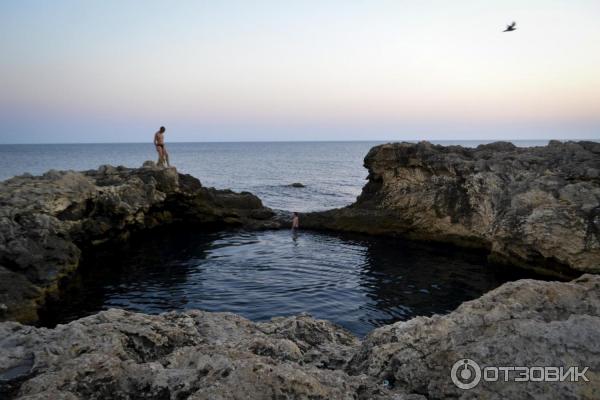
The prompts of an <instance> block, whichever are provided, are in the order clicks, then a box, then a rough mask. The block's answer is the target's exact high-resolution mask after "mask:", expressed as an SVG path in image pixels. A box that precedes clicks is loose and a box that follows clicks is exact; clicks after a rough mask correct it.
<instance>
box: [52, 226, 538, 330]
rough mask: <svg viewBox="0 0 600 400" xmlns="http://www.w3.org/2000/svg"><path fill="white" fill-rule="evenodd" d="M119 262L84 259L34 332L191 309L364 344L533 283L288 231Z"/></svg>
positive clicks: (387, 241)
mask: <svg viewBox="0 0 600 400" xmlns="http://www.w3.org/2000/svg"><path fill="white" fill-rule="evenodd" d="M119 254H120V255H115V254H114V252H113V255H111V256H102V255H99V254H95V255H94V256H93V257H92V256H87V258H86V259H84V264H83V267H82V268H81V270H80V272H79V273H78V275H77V277H76V278H75V279H73V281H72V282H71V283H70V284H69V286H68V287H66V288H64V291H63V294H62V296H61V298H60V300H58V301H54V302H51V303H50V304H49V305H48V306H47V307H46V309H45V310H43V311H42V312H41V313H40V315H41V320H40V324H41V325H44V326H53V325H55V324H57V323H65V322H68V321H71V320H74V319H77V318H80V317H82V316H85V315H89V314H92V313H96V312H98V311H100V310H104V309H108V308H112V307H117V308H124V309H128V310H132V311H139V312H144V313H151V314H156V313H161V312H165V311H172V310H184V309H193V308H198V309H202V310H207V311H229V312H233V313H237V314H240V315H243V316H245V317H247V318H249V319H251V320H266V319H269V318H271V317H274V316H287V315H295V314H299V313H302V312H307V313H309V314H311V315H312V316H314V317H316V318H323V319H328V320H330V321H332V322H334V323H337V324H339V325H341V326H343V327H345V328H347V329H349V330H350V331H352V332H353V333H355V334H357V335H360V336H363V335H365V334H366V333H368V332H369V331H370V330H372V329H373V328H375V327H378V326H381V325H384V324H389V323H392V322H395V321H398V320H406V319H409V318H412V317H414V316H418V315H432V314H434V313H440V314H444V313H447V312H449V311H451V310H453V309H455V308H456V307H457V306H458V305H460V304H461V303H462V302H463V301H465V300H470V299H474V298H477V297H479V296H480V295H481V294H483V293H485V292H487V291H489V290H491V289H494V288H496V287H497V286H499V285H501V284H502V283H504V282H507V281H511V280H516V279H520V278H538V279H539V278H540V277H539V276H538V275H535V274H533V273H532V272H528V271H523V270H519V269H515V268H508V267H500V266H495V265H490V264H488V263H487V262H486V257H485V255H483V254H480V253H473V252H468V251H465V250H456V249H454V248H448V247H445V246H440V245H436V246H433V245H424V244H416V243H411V242H406V241H402V240H400V239H394V238H382V237H376V238H375V237H371V238H369V237H366V236H357V235H338V234H336V235H331V234H323V233H315V232H300V234H298V235H296V236H294V235H292V234H291V232H290V231H287V230H280V231H260V232H242V231H229V232H219V233H210V234H206V233H191V232H176V233H175V232H173V231H168V232H161V231H157V232H154V233H153V234H148V235H144V236H143V237H138V238H136V239H135V240H133V241H132V242H131V243H130V244H129V245H128V246H127V248H126V249H123V251H122V252H120V253H119Z"/></svg>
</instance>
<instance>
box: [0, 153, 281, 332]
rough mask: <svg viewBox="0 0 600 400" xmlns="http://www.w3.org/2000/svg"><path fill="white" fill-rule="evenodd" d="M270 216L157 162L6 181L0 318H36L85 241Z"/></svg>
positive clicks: (248, 199)
mask: <svg viewBox="0 0 600 400" xmlns="http://www.w3.org/2000/svg"><path fill="white" fill-rule="evenodd" d="M272 215H273V214H272V212H271V210H269V209H268V208H265V207H263V206H262V203H261V201H260V199H258V198H257V197H256V196H254V195H252V194H250V193H234V192H231V191H228V190H215V189H212V188H205V187H203V186H202V185H201V184H200V181H199V180H197V179H196V178H193V177H191V176H189V175H182V174H178V173H177V171H176V170H175V169H174V168H166V169H165V168H156V167H155V166H154V164H153V163H152V162H147V163H145V165H144V167H142V168H139V169H129V168H124V167H118V168H115V167H111V166H102V167H100V168H99V169H98V170H92V171H86V172H73V171H67V172H64V171H63V172H58V171H49V172H47V173H46V174H44V175H42V176H38V177H33V176H29V175H24V176H19V177H15V178H12V179H9V180H6V181H4V182H0V320H2V319H17V320H20V321H34V320H36V319H37V309H38V307H39V306H40V304H42V303H43V301H44V298H46V296H47V295H48V294H51V293H52V292H55V291H56V290H57V285H58V283H59V281H60V279H61V278H63V277H65V276H68V275H69V274H70V273H72V272H73V271H74V270H75V269H76V268H77V267H78V265H79V261H80V257H81V253H82V249H85V248H87V247H93V246H96V245H99V244H102V243H105V242H107V241H121V240H126V239H127V238H128V237H129V235H130V234H131V233H134V232H136V231H140V230H145V229H150V228H154V227H158V226H163V225H168V224H173V223H185V224H190V225H195V226H201V227H206V228H221V227H226V226H247V227H252V228H267V227H272V225H273V223H272V222H271V221H270V220H269V218H270V217H271V216H272Z"/></svg>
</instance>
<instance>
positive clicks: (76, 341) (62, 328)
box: [0, 309, 366, 400]
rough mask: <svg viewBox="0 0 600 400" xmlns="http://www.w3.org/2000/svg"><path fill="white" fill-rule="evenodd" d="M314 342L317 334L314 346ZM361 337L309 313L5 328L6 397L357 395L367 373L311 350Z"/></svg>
mask: <svg viewBox="0 0 600 400" xmlns="http://www.w3.org/2000/svg"><path fill="white" fill-rule="evenodd" d="M311 338H313V339H314V338H318V340H316V342H318V343H316V342H315V341H314V340H311ZM357 344H358V341H357V340H356V339H355V338H353V337H352V336H351V335H350V334H349V333H347V332H345V331H343V330H342V328H338V327H335V326H334V325H332V324H330V323H327V322H325V321H316V320H313V319H312V318H308V317H305V316H300V317H290V318H283V319H281V318H280V319H278V320H277V321H271V322H266V323H261V324H254V323H252V322H250V321H248V320H246V319H244V318H242V317H239V316H236V315H233V314H228V313H207V312H201V311H189V312H186V313H181V314H178V313H167V314H163V315H161V316H147V315H143V314H135V313H130V312H126V311H122V310H116V309H112V310H109V311H105V312H101V313H99V314H96V315H94V316H91V317H87V318H82V319H80V320H78V321H74V322H71V323H69V324H68V325H59V326H57V327H56V328H55V329H52V330H49V329H43V328H42V329H38V328H33V327H28V326H23V325H20V324H18V323H14V322H6V323H3V324H0V349H1V350H0V365H1V366H2V367H0V368H2V371H1V372H0V385H2V383H3V384H4V385H3V386H0V394H4V395H5V396H7V397H16V398H53V399H58V398H73V399H106V398H112V399H127V398H147V399H159V398H160V399H182V398H190V399H211V400H214V399H266V398H290V399H291V398H294V399H354V398H356V396H355V394H356V392H357V390H358V389H359V387H363V388H364V387H366V386H365V385H363V384H362V381H363V380H364V379H365V378H364V377H351V376H349V375H348V374H346V373H345V372H343V370H342V369H341V368H338V369H328V368H326V367H325V366H324V365H322V364H321V361H322V359H320V358H318V360H317V361H313V360H312V356H311V355H310V354H311V352H315V351H327V349H328V348H329V346H333V347H332V348H331V351H334V352H342V353H343V352H346V353H349V351H348V349H349V348H350V347H352V346H356V345H357Z"/></svg>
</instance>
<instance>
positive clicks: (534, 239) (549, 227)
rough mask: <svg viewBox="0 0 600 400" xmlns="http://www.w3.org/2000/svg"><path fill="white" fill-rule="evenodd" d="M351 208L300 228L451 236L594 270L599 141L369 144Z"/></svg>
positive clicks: (539, 261)
mask: <svg viewBox="0 0 600 400" xmlns="http://www.w3.org/2000/svg"><path fill="white" fill-rule="evenodd" d="M365 167H366V168H367V169H368V170H369V177H368V179H369V182H368V183H367V184H366V185H365V187H364V188H363V191H362V194H361V195H360V197H359V198H358V199H357V201H356V203H354V204H353V205H351V206H349V207H346V208H342V209H337V210H332V211H326V212H319V213H312V214H307V215H303V216H302V225H303V226H304V227H307V228H320V229H333V230H343V231H355V232H364V233H370V234H397V235H402V236H404V237H407V238H409V239H418V240H427V241H442V242H451V243H454V244H458V245H461V246H469V247H481V248H485V249H489V251H490V255H491V258H493V259H494V260H495V261H499V262H504V263H510V264H517V265H521V266H524V267H529V268H533V269H537V270H539V271H542V272H551V273H556V274H563V272H565V268H567V269H573V270H576V271H581V272H594V273H598V272H600V143H595V142H577V143H576V142H567V143H561V142H557V141H552V142H550V144H549V145H548V146H544V147H530V148H518V147H515V146H514V145H512V144H511V143H506V142H497V143H493V144H489V145H480V146H478V147H477V148H474V149H470V148H463V147H461V146H447V147H446V146H436V145H433V144H431V143H428V142H420V143H418V144H412V143H394V144H385V145H381V146H376V147H374V148H373V149H371V151H370V152H369V153H368V155H367V156H366V157H365Z"/></svg>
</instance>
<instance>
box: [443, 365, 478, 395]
mask: <svg viewBox="0 0 600 400" xmlns="http://www.w3.org/2000/svg"><path fill="white" fill-rule="evenodd" d="M450 376H451V377H452V383H454V384H455V385H456V386H457V387H459V388H460V389H464V390H468V389H473V388H474V387H475V386H477V384H478V383H479V381H480V380H481V368H479V364H477V363H476V362H475V361H473V360H471V359H469V358H463V359H462V360H458V361H457V362H455V363H454V365H453V366H452V371H450Z"/></svg>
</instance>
